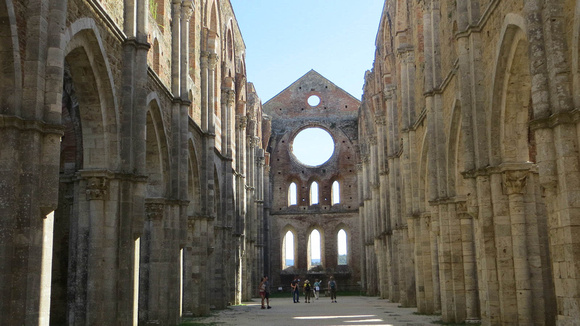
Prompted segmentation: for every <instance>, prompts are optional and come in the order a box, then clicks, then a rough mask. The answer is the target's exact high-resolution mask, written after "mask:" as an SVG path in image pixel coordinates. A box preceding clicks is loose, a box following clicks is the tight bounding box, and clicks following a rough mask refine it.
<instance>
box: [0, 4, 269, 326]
mask: <svg viewBox="0 0 580 326" xmlns="http://www.w3.org/2000/svg"><path fill="white" fill-rule="evenodd" d="M244 58H245V45H244V42H243V39H242V35H241V33H240V30H239V28H238V25H237V22H236V20H235V16H234V13H233V9H232V7H231V4H230V2H229V1H218V0H172V1H168V0H45V1H44V0H43V1H24V0H0V65H1V69H0V139H2V145H1V146H0V216H2V217H1V218H0V293H1V295H0V324H1V325H7V326H11V325H14V326H22V325H49V324H50V325H123V326H125V325H137V324H138V325H177V324H179V323H180V321H181V318H182V317H183V316H191V315H203V314H207V313H209V311H210V309H219V308H224V307H226V306H227V305H230V304H235V303H240V302H241V301H242V299H248V298H251V297H252V296H253V295H254V289H255V288H256V287H257V283H255V282H257V280H256V277H255V275H257V274H261V273H262V267H261V266H262V265H263V264H264V262H263V257H264V253H263V243H262V240H261V238H260V236H261V234H262V232H263V231H262V230H259V228H261V227H262V226H263V224H264V223H263V221H262V220H261V219H263V216H264V214H263V196H264V186H263V185H262V183H263V182H264V173H265V172H264V171H265V170H266V168H265V167H264V149H263V142H262V141H261V138H262V113H261V110H262V109H261V104H260V101H259V98H258V97H257V94H255V90H254V88H253V86H252V85H251V84H250V83H248V82H247V80H246V69H245V62H244ZM252 282H254V283H252Z"/></svg>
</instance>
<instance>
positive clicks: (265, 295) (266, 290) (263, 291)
mask: <svg viewBox="0 0 580 326" xmlns="http://www.w3.org/2000/svg"><path fill="white" fill-rule="evenodd" d="M259 289H260V297H261V298H262V309H266V306H264V300H266V305H267V307H268V309H272V307H270V282H268V276H264V277H262V281H261V282H260V287H259Z"/></svg>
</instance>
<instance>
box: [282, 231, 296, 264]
mask: <svg viewBox="0 0 580 326" xmlns="http://www.w3.org/2000/svg"><path fill="white" fill-rule="evenodd" d="M290 266H294V233H292V231H288V232H286V235H285V236H284V242H283V243H282V269H286V268H288V267H290Z"/></svg>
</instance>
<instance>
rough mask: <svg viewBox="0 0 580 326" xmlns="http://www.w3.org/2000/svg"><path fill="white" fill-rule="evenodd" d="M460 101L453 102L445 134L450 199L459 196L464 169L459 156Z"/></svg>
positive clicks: (461, 158)
mask: <svg viewBox="0 0 580 326" xmlns="http://www.w3.org/2000/svg"><path fill="white" fill-rule="evenodd" d="M461 134H462V133H461V101H459V100H455V101H454V102H453V109H452V113H451V124H450V125H449V132H448V133H447V170H448V173H447V183H446V184H447V187H448V189H447V194H448V195H449V196H450V197H454V196H456V195H459V194H461V193H462V192H461V191H460V188H461V189H462V186H463V177H462V175H461V173H460V172H461V170H462V169H463V168H464V167H463V166H462V163H463V162H464V160H463V157H462V156H461V155H462V153H463V150H462V148H461V144H462V141H463V139H462V137H461Z"/></svg>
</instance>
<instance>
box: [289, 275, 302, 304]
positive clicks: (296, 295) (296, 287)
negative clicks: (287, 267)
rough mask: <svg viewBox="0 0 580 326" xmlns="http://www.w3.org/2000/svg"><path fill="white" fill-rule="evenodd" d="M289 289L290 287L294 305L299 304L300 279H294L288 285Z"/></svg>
mask: <svg viewBox="0 0 580 326" xmlns="http://www.w3.org/2000/svg"><path fill="white" fill-rule="evenodd" d="M290 287H292V299H293V300H294V303H300V279H298V276H295V277H294V281H292V282H291V283H290Z"/></svg>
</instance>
